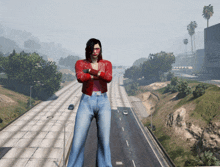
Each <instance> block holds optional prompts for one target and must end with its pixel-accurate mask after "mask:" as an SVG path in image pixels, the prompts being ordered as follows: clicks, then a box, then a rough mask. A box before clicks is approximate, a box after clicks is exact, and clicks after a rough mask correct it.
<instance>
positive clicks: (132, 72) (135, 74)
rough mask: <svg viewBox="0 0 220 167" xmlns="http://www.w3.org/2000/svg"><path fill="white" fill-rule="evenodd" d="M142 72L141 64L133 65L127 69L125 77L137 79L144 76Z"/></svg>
mask: <svg viewBox="0 0 220 167" xmlns="http://www.w3.org/2000/svg"><path fill="white" fill-rule="evenodd" d="M141 72H142V70H141V66H140V67H137V66H131V67H130V68H128V69H126V70H125V74H124V77H125V78H129V79H132V80H137V79H139V78H141V77H142V73H141Z"/></svg>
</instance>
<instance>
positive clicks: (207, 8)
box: [202, 4, 214, 27]
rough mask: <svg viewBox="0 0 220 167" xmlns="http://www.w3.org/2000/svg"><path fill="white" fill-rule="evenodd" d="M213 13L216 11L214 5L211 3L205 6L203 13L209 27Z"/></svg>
mask: <svg viewBox="0 0 220 167" xmlns="http://www.w3.org/2000/svg"><path fill="white" fill-rule="evenodd" d="M213 13H214V11H213V6H211V4H209V6H204V7H203V14H202V15H203V17H204V18H205V19H207V27H209V19H210V17H211V16H212V15H213Z"/></svg>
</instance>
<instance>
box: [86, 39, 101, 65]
mask: <svg viewBox="0 0 220 167" xmlns="http://www.w3.org/2000/svg"><path fill="white" fill-rule="evenodd" d="M96 44H99V46H100V53H99V55H98V61H99V60H102V44H101V42H100V41H99V40H98V39H95V38H91V39H90V40H88V42H87V43H86V60H88V61H90V62H91V57H90V56H91V54H92V53H93V50H94V46H95V45H96Z"/></svg>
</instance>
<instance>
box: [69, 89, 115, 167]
mask: <svg viewBox="0 0 220 167" xmlns="http://www.w3.org/2000/svg"><path fill="white" fill-rule="evenodd" d="M93 117H96V124H97V137H98V147H97V154H96V166H98V167H112V164H111V152H110V145H109V143H110V142H109V140H110V126H111V107H110V102H109V100H108V96H107V93H101V92H93V93H92V96H89V95H86V94H82V97H81V100H80V104H79V108H78V110H77V114H76V119H75V127H74V136H73V142H72V148H71V151H70V155H69V162H68V165H67V167H82V166H83V161H84V148H85V142H86V137H87V134H88V131H89V127H90V124H91V122H92V119H93Z"/></svg>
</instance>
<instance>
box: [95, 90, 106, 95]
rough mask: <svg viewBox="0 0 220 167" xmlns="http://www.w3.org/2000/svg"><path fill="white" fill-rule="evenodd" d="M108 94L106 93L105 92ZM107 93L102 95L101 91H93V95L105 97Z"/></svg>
mask: <svg viewBox="0 0 220 167" xmlns="http://www.w3.org/2000/svg"><path fill="white" fill-rule="evenodd" d="M105 93H106V92H105ZM105 93H102V92H101V91H93V92H92V95H96V96H97V95H104V94H105Z"/></svg>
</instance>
